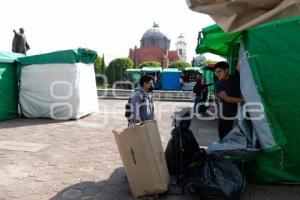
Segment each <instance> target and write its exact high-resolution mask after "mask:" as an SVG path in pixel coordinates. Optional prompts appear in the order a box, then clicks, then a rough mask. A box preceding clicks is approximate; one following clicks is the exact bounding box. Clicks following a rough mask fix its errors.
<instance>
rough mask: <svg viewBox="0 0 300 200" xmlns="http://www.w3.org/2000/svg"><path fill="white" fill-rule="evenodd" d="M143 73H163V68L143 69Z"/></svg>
mask: <svg viewBox="0 0 300 200" xmlns="http://www.w3.org/2000/svg"><path fill="white" fill-rule="evenodd" d="M141 72H162V68H161V67H143V68H142V69H141Z"/></svg>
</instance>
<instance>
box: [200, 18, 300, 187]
mask: <svg viewBox="0 0 300 200" xmlns="http://www.w3.org/2000/svg"><path fill="white" fill-rule="evenodd" d="M299 21H300V17H293V18H289V19H285V20H280V21H275V22H270V23H267V24H263V25H260V26H257V27H255V28H252V29H250V30H246V31H243V32H239V33H233V34H226V33H224V32H223V31H222V30H221V29H220V28H219V27H218V26H216V25H214V26H211V27H208V28H205V29H203V30H202V33H203V39H202V40H201V41H200V43H199V44H198V46H197V49H196V51H197V52H198V53H204V52H212V53H215V54H218V55H222V56H230V54H231V53H230V48H231V47H230V46H231V45H232V44H235V43H240V44H241V49H240V53H239V60H240V64H241V74H240V75H241V90H242V94H243V97H244V99H245V101H246V103H247V102H259V103H262V105H263V107H264V114H265V118H263V119H262V120H260V121H259V120H256V121H255V120H252V123H253V126H254V130H255V131H256V137H257V140H258V142H259V145H260V147H261V149H262V154H261V155H260V156H259V157H258V158H257V159H255V160H253V161H250V162H246V164H245V166H246V167H245V169H246V173H247V175H248V177H249V180H250V181H251V182H256V183H300V156H299V152H300V123H299V120H298V117H299V116H300V104H299V101H300V89H299V77H300V56H299V53H300V37H299V35H300V25H299ZM250 115H251V113H250Z"/></svg>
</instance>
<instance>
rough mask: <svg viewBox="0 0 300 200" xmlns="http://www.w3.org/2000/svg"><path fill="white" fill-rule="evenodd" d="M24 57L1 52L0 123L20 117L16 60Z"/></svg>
mask: <svg viewBox="0 0 300 200" xmlns="http://www.w3.org/2000/svg"><path fill="white" fill-rule="evenodd" d="M22 56H23V55H22V54H16V53H9V52H4V51H0V121H4V120H8V119H12V118H14V117H17V116H18V81H17V80H18V79H17V64H16V62H15V60H16V59H17V58H18V57H22Z"/></svg>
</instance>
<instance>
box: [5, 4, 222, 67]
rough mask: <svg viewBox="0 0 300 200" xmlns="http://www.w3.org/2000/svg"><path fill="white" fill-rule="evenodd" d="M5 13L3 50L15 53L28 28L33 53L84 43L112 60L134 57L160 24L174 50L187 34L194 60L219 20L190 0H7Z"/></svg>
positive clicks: (106, 60) (31, 53) (106, 58)
mask: <svg viewBox="0 0 300 200" xmlns="http://www.w3.org/2000/svg"><path fill="white" fill-rule="evenodd" d="M0 17H1V22H0V23H1V29H0V50H2V51H11V44H12V39H13V36H14V34H13V30H14V29H15V30H17V31H18V30H19V28H20V27H23V28H24V30H25V35H26V38H27V41H28V43H29V45H30V47H31V49H30V50H29V51H28V52H27V54H28V55H33V54H39V53H47V52H51V51H57V50H65V49H73V48H78V47H83V48H89V49H93V50H96V51H97V52H98V54H99V55H102V54H104V56H105V62H106V63H107V64H108V63H109V62H110V61H111V60H112V59H114V58H118V57H128V54H129V48H134V46H135V45H136V46H138V47H139V46H140V39H141V38H142V36H143V34H144V32H145V31H146V30H148V29H150V28H151V27H152V25H153V23H154V22H155V23H158V24H159V26H160V31H161V32H162V33H164V34H166V35H167V36H168V37H169V38H170V39H171V47H170V50H175V49H176V48H175V43H176V41H177V37H178V36H179V35H180V34H181V33H182V34H183V35H184V37H185V40H186V42H187V56H188V60H187V61H189V62H190V61H191V60H192V58H193V56H195V55H196V54H195V48H196V45H197V37H198V32H199V31H200V30H201V29H202V28H204V27H206V26H208V25H212V24H214V21H213V20H212V19H211V18H210V17H209V16H207V15H204V14H200V13H196V12H193V11H191V10H190V9H189V8H188V6H187V4H186V2H185V0H5V3H4V2H2V5H1V12H0ZM208 58H210V59H214V58H216V59H217V57H214V56H211V55H208Z"/></svg>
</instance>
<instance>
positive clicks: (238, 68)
mask: <svg viewBox="0 0 300 200" xmlns="http://www.w3.org/2000/svg"><path fill="white" fill-rule="evenodd" d="M236 70H237V71H238V72H240V62H238V63H237V65H236Z"/></svg>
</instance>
